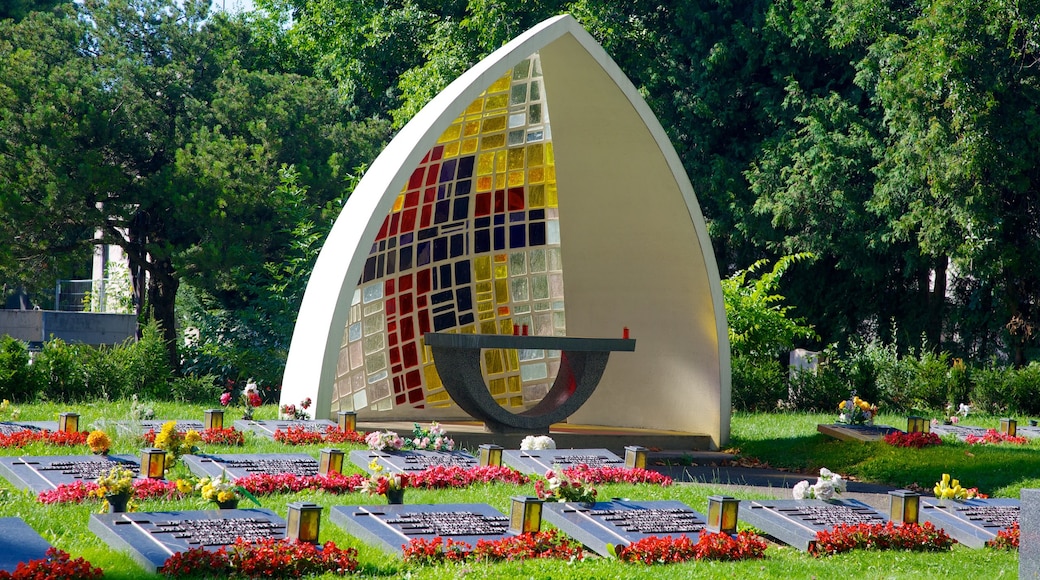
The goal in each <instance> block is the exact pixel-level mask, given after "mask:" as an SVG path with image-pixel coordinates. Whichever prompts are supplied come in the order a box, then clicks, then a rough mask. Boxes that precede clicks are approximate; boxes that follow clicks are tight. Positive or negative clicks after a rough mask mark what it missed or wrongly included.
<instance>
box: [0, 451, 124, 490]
mask: <svg viewBox="0 0 1040 580" xmlns="http://www.w3.org/2000/svg"><path fill="white" fill-rule="evenodd" d="M116 465H124V466H126V467H127V468H129V469H131V470H133V471H134V472H135V473H136V472H137V471H138V470H139V469H140V466H141V463H140V460H139V459H138V458H137V457H134V456H132V455H56V456H28V455H22V456H11V457H0V475H2V476H3V477H4V478H5V479H6V480H7V481H9V482H11V484H12V485H14V486H15V487H17V488H19V489H28V490H32V491H33V493H40V492H41V491H48V490H52V489H57V487H58V486H59V485H62V484H72V483H76V482H78V481H83V482H88V481H94V480H95V479H97V478H98V476H100V475H104V474H106V473H108V472H109V471H111V469H112V468H113V467H115V466H116Z"/></svg>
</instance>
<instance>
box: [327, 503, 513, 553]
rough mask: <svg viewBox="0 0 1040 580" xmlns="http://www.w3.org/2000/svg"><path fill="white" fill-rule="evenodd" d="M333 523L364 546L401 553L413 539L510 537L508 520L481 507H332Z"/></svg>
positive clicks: (468, 540) (473, 543) (471, 541)
mask: <svg viewBox="0 0 1040 580" xmlns="http://www.w3.org/2000/svg"><path fill="white" fill-rule="evenodd" d="M329 519H330V520H332V523H334V524H336V525H338V526H340V527H341V528H343V529H345V530H346V531H347V532H349V533H350V534H351V535H354V536H357V537H359V538H361V539H362V540H364V541H365V542H366V543H368V544H371V545H374V546H378V547H380V548H382V549H383V550H386V551H388V552H392V553H397V554H401V553H402V551H403V550H402V547H403V546H406V545H407V544H408V542H410V541H411V540H412V539H413V538H422V539H424V540H432V539H433V538H435V537H437V536H440V537H442V538H445V539H447V538H451V539H453V540H459V541H463V542H466V543H468V544H469V545H470V546H473V547H475V546H476V545H477V541H478V540H498V539H500V538H505V537H508V536H513V535H515V534H513V533H512V532H510V531H509V529H508V528H509V518H507V517H506V516H505V515H503V514H502V512H500V511H498V510H496V509H495V508H493V507H491V506H489V505H487V504H483V503H473V504H469V503H466V504H438V505H366V506H354V505H351V506H334V507H333V508H332V509H331V510H330V515H329Z"/></svg>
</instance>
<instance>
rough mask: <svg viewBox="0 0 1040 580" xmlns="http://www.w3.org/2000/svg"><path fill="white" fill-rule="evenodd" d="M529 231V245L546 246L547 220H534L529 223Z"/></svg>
mask: <svg viewBox="0 0 1040 580" xmlns="http://www.w3.org/2000/svg"><path fill="white" fill-rule="evenodd" d="M527 232H528V234H529V237H530V239H529V240H528V242H527V245H529V246H544V245H545V222H532V223H530V224H528V225H527Z"/></svg>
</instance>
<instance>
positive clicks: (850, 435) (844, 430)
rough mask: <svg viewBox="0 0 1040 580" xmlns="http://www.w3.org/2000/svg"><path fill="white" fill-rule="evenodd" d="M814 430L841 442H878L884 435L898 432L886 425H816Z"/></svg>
mask: <svg viewBox="0 0 1040 580" xmlns="http://www.w3.org/2000/svg"><path fill="white" fill-rule="evenodd" d="M816 430H817V431H819V432H820V433H823V434H824V435H827V436H830V437H834V438H835V439H841V440H842V441H880V440H881V439H883V438H884V437H885V435H888V434H889V433H892V432H895V431H899V429H896V428H895V427H889V426H888V425H847V424H845V423H835V424H833V425H817V426H816Z"/></svg>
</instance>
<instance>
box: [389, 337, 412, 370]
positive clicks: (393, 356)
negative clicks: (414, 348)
mask: <svg viewBox="0 0 1040 580" xmlns="http://www.w3.org/2000/svg"><path fill="white" fill-rule="evenodd" d="M408 344H415V343H412V342H409V343H408ZM405 346H406V347H407V345H405ZM390 364H394V365H399V364H401V349H399V348H397V347H396V346H395V347H393V348H391V349H390Z"/></svg>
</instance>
